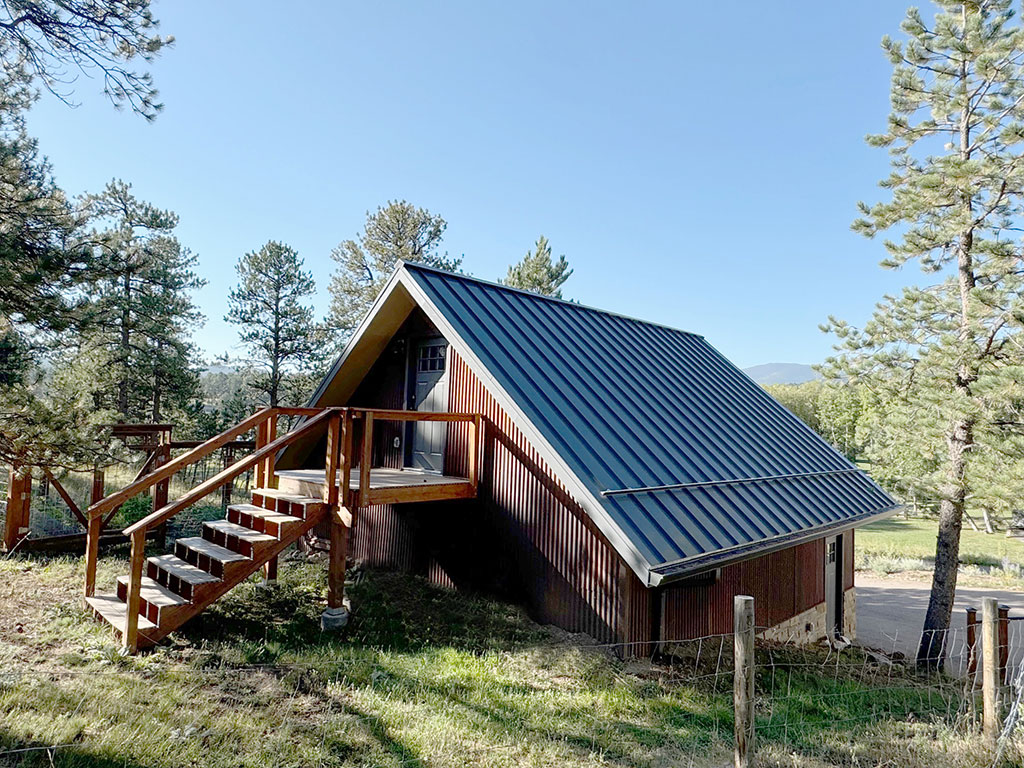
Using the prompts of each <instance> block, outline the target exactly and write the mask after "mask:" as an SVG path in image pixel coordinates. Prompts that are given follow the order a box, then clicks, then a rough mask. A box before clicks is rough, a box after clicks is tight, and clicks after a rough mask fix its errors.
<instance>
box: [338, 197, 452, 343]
mask: <svg viewBox="0 0 1024 768" xmlns="http://www.w3.org/2000/svg"><path fill="white" fill-rule="evenodd" d="M447 226H448V225H447V224H446V223H445V220H444V219H442V218H441V217H440V216H437V215H434V214H432V213H430V211H428V210H426V209H425V208H417V207H415V206H414V205H412V204H411V203H407V202H406V201H404V200H402V201H389V202H388V204H387V205H386V206H382V207H380V208H378V209H377V210H376V211H374V212H373V213H370V212H367V214H366V227H365V229H364V230H363V233H362V234H361V235H360V236H359V238H358V239H357V240H345V241H343V242H342V243H340V244H339V245H338V247H337V248H335V249H334V250H333V251H332V252H331V258H332V259H334V260H335V261H336V262H337V263H338V267H337V271H336V272H335V273H334V275H333V276H332V277H331V283H330V286H329V289H328V290H329V291H330V294H331V308H330V311H329V315H328V320H327V325H328V327H329V328H330V330H331V331H332V332H334V333H336V334H337V339H336V343H338V344H341V343H343V342H344V341H345V340H346V339H347V338H348V337H349V336H351V335H352V332H353V331H354V330H355V329H356V326H358V325H359V323H360V321H362V319H363V316H364V315H366V313H367V312H368V311H369V309H370V306H371V305H372V304H373V302H374V300H375V299H376V298H377V296H378V294H379V293H380V291H381V289H382V288H383V287H384V283H385V282H386V281H387V279H388V278H389V277H390V276H391V273H392V271H394V269H395V265H396V264H397V262H398V261H399V259H401V260H403V261H419V262H423V263H424V264H429V265H430V266H434V267H438V268H440V269H447V270H449V271H453V272H454V271H457V270H458V269H459V267H460V266H461V265H462V259H461V258H450V257H449V256H448V254H447V253H445V254H440V253H438V252H437V249H438V247H439V246H440V244H441V239H442V237H443V236H444V230H445V228H446V227H447Z"/></svg>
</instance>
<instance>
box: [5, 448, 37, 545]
mask: <svg viewBox="0 0 1024 768" xmlns="http://www.w3.org/2000/svg"><path fill="white" fill-rule="evenodd" d="M9 483H10V484H9V485H8V486H7V514H6V516H5V518H4V541H3V543H4V548H5V549H6V550H7V551H8V552H10V551H11V550H13V549H14V548H15V547H16V546H18V543H19V542H20V541H21V540H22V539H23V538H25V536H27V535H28V525H29V517H30V513H31V510H32V475H31V470H28V469H18V468H17V467H11V474H10V478H9Z"/></svg>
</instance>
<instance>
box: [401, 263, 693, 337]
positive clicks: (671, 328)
mask: <svg viewBox="0 0 1024 768" xmlns="http://www.w3.org/2000/svg"><path fill="white" fill-rule="evenodd" d="M409 267H412V268H414V269H419V270H423V271H425V272H437V273H438V274H441V275H447V276H448V277H454V278H456V279H458V280H467V281H471V282H474V283H480V284H482V285H486V286H490V287H491V288H499V289H501V290H503V291H508V292H509V293H520V294H523V295H525V296H529V297H530V298H532V299H540V300H542V301H548V302H552V303H554V304H564V305H566V306H569V307H574V308H575V309H583V310H587V311H588V312H596V313H598V314H601V315H608V316H609V317H617V318H620V319H622V320H629V321H631V322H634V323H642V324H643V325H649V326H651V327H654V328H664V329H665V330H668V331H672V332H673V333H682V334H685V335H687V336H694V337H696V338H698V339H703V338H704V335H703V334H700V333H696V332H694V331H687V330H684V329H682V328H676V327H675V326H672V325H666V324H665V323H658V322H655V321H653V320H644V319H643V318H640V317H634V316H632V315H625V314H623V313H621V312H613V311H612V310H609V309H602V308H600V307H595V306H592V305H590V304H582V303H580V302H578V301H569V300H568V299H559V298H557V297H555V296H546V295H544V294H543V293H535V292H534V291H527V290H525V289H524V288H514V287H512V286H511V285H505V284H504V283H500V282H498V281H496V280H485V279H484V278H482V277H477V276H476V275H469V274H466V273H464V272H452V271H451V270H448V269H441V268H440V267H435V266H433V265H432V264H424V263H423V262H421V261H406V260H405V259H399V260H398V263H397V265H396V267H395V270H396V271H398V270H400V269H402V268H409Z"/></svg>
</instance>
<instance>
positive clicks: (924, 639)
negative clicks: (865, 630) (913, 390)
mask: <svg viewBox="0 0 1024 768" xmlns="http://www.w3.org/2000/svg"><path fill="white" fill-rule="evenodd" d="M961 13H962V14H963V29H964V30H966V29H967V5H966V4H965V5H964V6H963V7H962V8H961ZM964 34H966V31H965V32H964ZM959 76H960V78H959V79H960V82H959V85H960V95H961V98H962V99H963V106H962V107H961V112H960V130H959V134H960V148H959V150H960V151H959V154H960V159H961V160H962V161H964V162H967V161H969V160H970V159H971V150H970V146H971V114H970V109H971V105H970V98H969V97H968V95H967V94H968V68H967V60H966V58H964V59H962V60H961V62H960V71H959ZM971 194H972V190H971V189H969V188H968V189H964V190H962V191H961V197H960V200H959V201H958V202H959V204H960V206H961V208H962V211H963V214H964V221H965V222H971V221H973V219H974V202H973V200H972V199H971ZM956 255H957V284H958V288H959V294H960V318H959V320H960V333H959V342H960V355H961V356H960V363H959V365H958V366H957V370H956V378H955V381H954V383H953V388H954V390H955V394H956V400H957V402H963V401H964V400H970V399H971V397H972V392H971V385H972V384H973V383H974V381H975V380H976V379H977V377H978V363H977V360H976V358H975V357H974V355H975V353H976V352H975V350H974V349H973V332H972V327H971V292H972V291H973V290H974V287H975V285H976V284H977V278H976V275H975V273H974V229H973V227H972V226H971V225H970V224H968V226H967V228H966V229H964V230H963V231H962V232H961V233H960V235H959V237H958V238H957V243H956ZM973 444H974V423H973V421H972V420H971V418H970V417H969V416H967V415H964V414H960V415H958V416H956V417H954V420H953V423H952V425H951V428H950V431H949V434H948V436H947V438H946V445H947V447H948V451H949V463H948V464H947V466H946V484H945V488H944V489H943V498H942V502H941V503H940V505H939V535H938V539H937V540H936V542H935V571H934V572H933V574H932V591H931V595H930V596H929V598H928V612H927V613H926V614H925V618H924V627H923V630H922V632H921V645H920V646H919V647H918V649H917V663H918V666H919V667H924V668H927V669H929V670H934V669H942V667H943V665H944V664H945V659H946V634H947V632H948V631H949V622H950V619H951V618H952V615H953V601H954V599H955V597H956V577H957V569H958V567H959V565H960V531H961V530H962V528H963V519H964V507H965V506H966V504H965V502H966V499H967V492H968V485H969V481H968V478H967V456H968V453H969V452H970V450H971V448H972V447H973Z"/></svg>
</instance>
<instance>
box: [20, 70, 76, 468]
mask: <svg viewBox="0 0 1024 768" xmlns="http://www.w3.org/2000/svg"><path fill="white" fill-rule="evenodd" d="M34 98H35V95H34V94H33V93H32V91H31V89H30V87H29V79H28V78H27V76H25V75H24V74H23V73H22V72H20V71H19V70H18V68H17V67H5V69H4V72H3V74H0V461H2V462H4V463H8V464H10V463H12V462H18V463H22V464H40V463H49V464H57V463H60V464H65V465H66V464H69V463H78V462H80V461H81V460H82V458H83V451H84V450H85V444H86V442H87V441H88V440H89V439H90V435H91V434H92V432H91V430H90V428H89V427H88V426H87V425H86V424H85V422H86V421H87V416H86V415H85V414H84V413H82V412H80V411H77V410H75V408H74V407H73V406H74V405H75V403H76V401H74V400H73V399H71V398H67V397H63V398H62V397H57V398H44V397H42V396H41V390H42V389H43V388H44V379H45V373H46V369H45V368H44V366H43V363H44V362H46V361H47V359H48V356H50V355H51V354H59V353H60V352H62V351H63V348H64V346H65V343H66V340H67V335H68V334H70V333H73V332H74V331H75V330H76V329H77V328H79V327H81V324H82V322H83V320H84V317H85V315H84V313H83V311H82V310H83V303H84V302H83V296H82V291H83V288H84V287H85V285H86V284H87V282H88V281H89V280H90V279H91V275H92V266H93V265H92V254H91V253H90V251H89V250H88V249H87V248H83V247H79V246H78V245H76V241H77V234H78V232H79V228H80V226H81V221H82V218H81V216H80V215H79V212H78V211H77V210H76V208H75V206H74V205H73V204H72V203H71V202H70V201H69V200H68V199H67V197H66V196H65V194H64V192H63V191H62V190H61V189H60V188H59V187H58V186H57V185H56V183H55V182H54V181H53V178H52V175H51V172H50V168H49V165H48V164H47V163H46V161H45V160H44V159H43V158H41V157H40V155H39V151H38V146H37V142H36V141H35V139H33V138H32V137H30V136H28V134H27V132H26V130H25V112H26V110H27V109H28V108H29V106H30V105H31V103H32V101H33V100H34Z"/></svg>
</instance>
